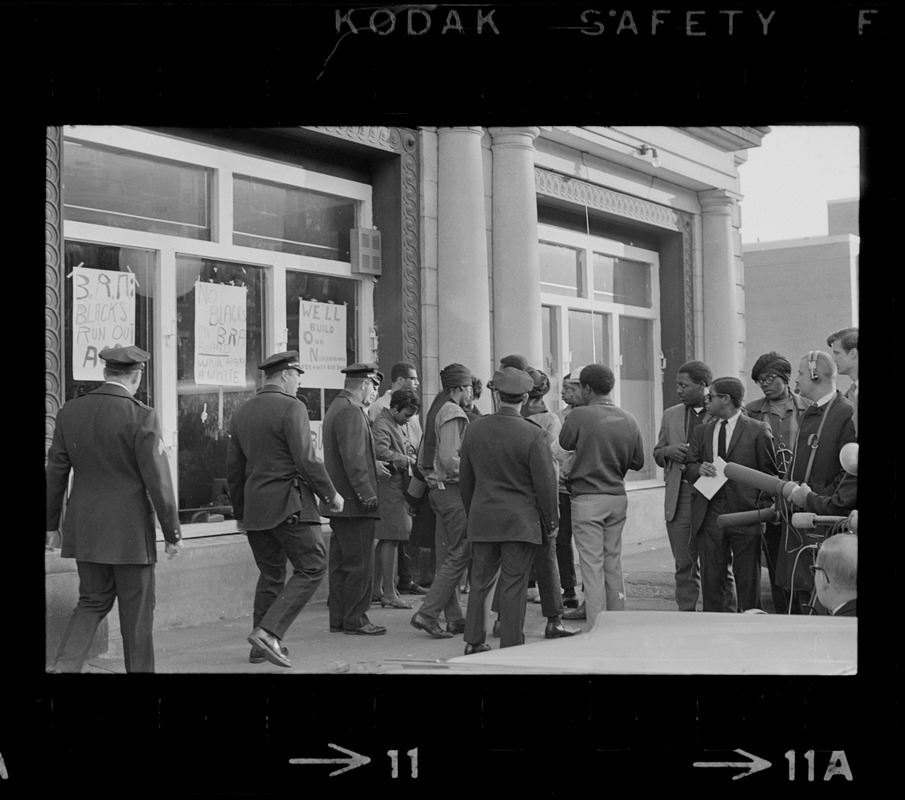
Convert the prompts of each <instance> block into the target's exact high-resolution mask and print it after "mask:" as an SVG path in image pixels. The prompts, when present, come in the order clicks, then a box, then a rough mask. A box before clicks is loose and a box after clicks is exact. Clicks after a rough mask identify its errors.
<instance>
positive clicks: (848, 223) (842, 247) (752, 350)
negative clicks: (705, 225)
mask: <svg viewBox="0 0 905 800" xmlns="http://www.w3.org/2000/svg"><path fill="white" fill-rule="evenodd" d="M827 217H828V229H829V235H827V236H811V237H807V238H802V239H784V240H781V241H775V242H758V243H757V244H743V246H742V258H743V263H744V272H745V274H744V285H745V326H746V345H745V349H746V357H745V370H744V372H745V381H746V386H747V394H748V396H749V397H752V398H755V397H760V396H761V392H760V389H759V388H758V387H757V386H756V385H755V383H754V382H753V381H752V380H751V366H752V365H753V363H754V361H755V360H756V359H757V357H758V356H759V355H760V354H761V353H766V352H769V351H770V350H778V351H779V352H781V353H783V354H784V355H785V356H786V357H787V358H788V359H789V361H791V362H792V369H793V375H792V381H793V386H794V379H795V375H794V373H795V371H796V370H797V367H798V364H797V359H798V358H799V357H800V356H802V355H804V354H805V353H807V352H808V351H809V350H829V348H828V347H827V344H826V337H827V335H828V334H830V333H832V332H833V331H836V330H839V329H840V328H845V327H848V326H849V325H858V254H859V250H860V244H861V240H860V238H859V236H858V200H857V199H850V200H831V201H829V203H828V209H827ZM848 385H849V379H848V378H847V377H844V376H840V378H839V388H840V389H841V390H842V391H843V392H844V391H845V390H846V389H847V388H848Z"/></svg>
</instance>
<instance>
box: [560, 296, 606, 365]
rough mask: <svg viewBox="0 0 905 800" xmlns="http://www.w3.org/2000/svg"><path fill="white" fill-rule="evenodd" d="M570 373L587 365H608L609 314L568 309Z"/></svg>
mask: <svg viewBox="0 0 905 800" xmlns="http://www.w3.org/2000/svg"><path fill="white" fill-rule="evenodd" d="M569 352H570V359H569V361H570V364H569V369H570V371H574V369H575V368H576V367H583V366H586V365H588V364H607V365H609V364H610V355H609V354H610V332H609V314H592V313H591V312H590V311H575V310H574V309H569Z"/></svg>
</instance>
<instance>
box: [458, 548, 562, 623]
mask: <svg viewBox="0 0 905 800" xmlns="http://www.w3.org/2000/svg"><path fill="white" fill-rule="evenodd" d="M534 547H535V551H534V560H533V562H532V567H531V572H530V576H531V577H532V578H534V580H535V581H536V582H537V594H538V596H539V597H540V609H541V614H543V615H544V616H545V617H547V618H548V619H549V618H550V617H558V616H560V615H561V614H562V608H563V606H562V587H561V586H560V583H559V569H558V567H557V562H556V541H555V539H549V538H545V539H544V542H543V544H537V545H534ZM500 591H501V588H500V584H499V583H498V584H497V586H496V590H495V591H494V593H493V602H492V604H491V610H492V611H496V612H499V610H500ZM469 603H471V601H470V600H469ZM501 624H502V623H501Z"/></svg>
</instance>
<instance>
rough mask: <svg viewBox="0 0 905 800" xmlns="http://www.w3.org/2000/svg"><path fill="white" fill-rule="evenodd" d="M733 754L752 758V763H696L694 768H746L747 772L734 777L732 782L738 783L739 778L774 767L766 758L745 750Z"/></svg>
mask: <svg viewBox="0 0 905 800" xmlns="http://www.w3.org/2000/svg"><path fill="white" fill-rule="evenodd" d="M733 752H736V753H738V754H739V755H740V756H745V757H746V758H750V759H751V761H695V762H694V766H696V767H743V768H745V772H740V773H739V774H738V775H733V776H732V780H734V781H737V780H738V779H739V778H747V777H748V776H749V775H753V774H754V773H755V772H760V771H761V770H762V769H767V767H772V766H773V765H772V764H771V763H770V762H769V761H767V760H766V759H764V758H758V757H757V756H755V755H752V754H751V753H746V752H745V751H744V750H735V751H733Z"/></svg>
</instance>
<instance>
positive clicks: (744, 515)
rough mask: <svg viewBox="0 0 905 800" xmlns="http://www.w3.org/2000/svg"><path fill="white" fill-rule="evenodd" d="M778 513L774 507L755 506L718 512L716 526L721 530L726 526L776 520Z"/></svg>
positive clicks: (739, 525)
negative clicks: (754, 507) (726, 512)
mask: <svg viewBox="0 0 905 800" xmlns="http://www.w3.org/2000/svg"><path fill="white" fill-rule="evenodd" d="M778 520H779V515H778V514H777V513H776V509H775V508H773V507H772V506H771V507H770V508H757V509H754V510H753V511H737V512H735V513H734V514H720V515H719V516H718V517H717V518H716V526H717V527H718V528H719V529H720V530H721V531H722V530H726V528H736V527H743V526H749V525H757V524H758V523H760V522H777V521H778Z"/></svg>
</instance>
